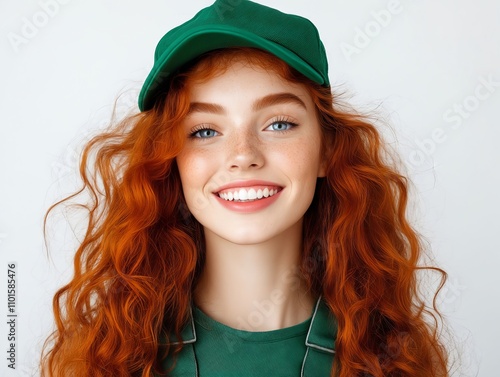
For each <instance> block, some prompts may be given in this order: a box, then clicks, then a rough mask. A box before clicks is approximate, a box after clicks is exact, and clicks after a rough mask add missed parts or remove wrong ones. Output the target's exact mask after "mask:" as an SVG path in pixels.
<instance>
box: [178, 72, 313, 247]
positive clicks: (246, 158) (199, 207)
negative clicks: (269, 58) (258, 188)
mask: <svg viewBox="0 0 500 377" xmlns="http://www.w3.org/2000/svg"><path fill="white" fill-rule="evenodd" d="M277 93H289V94H290V95H291V96H296V97H297V98H299V99H300V101H301V102H303V104H304V105H303V106H301V105H299V104H298V103H294V102H293V101H288V102H287V101H285V102H278V103H275V104H273V105H270V106H266V107H263V108H259V109H257V110H256V108H255V104H256V103H258V102H259V100H262V99H263V98H265V97H268V96H270V95H274V94H277ZM190 94H191V98H190V100H191V102H195V103H201V104H215V105H216V107H217V108H218V109H219V110H222V111H218V112H213V111H212V112H210V111H208V110H209V108H205V109H203V106H202V107H201V110H202V111H196V112H194V113H193V114H190V116H189V117H188V118H186V120H185V122H184V124H183V128H184V129H185V130H186V134H189V131H190V130H191V129H193V128H195V127H199V126H200V125H203V127H210V128H211V129H214V130H215V131H216V134H215V135H216V136H213V137H211V138H207V139H200V138H188V139H187V141H186V144H185V147H184V149H183V150H182V152H181V153H180V155H179V156H178V157H177V164H178V167H179V173H180V176H181V182H182V187H183V191H184V195H185V198H186V203H187V205H188V208H189V210H190V211H191V213H192V214H193V215H194V216H195V218H196V219H197V220H198V221H199V222H200V223H201V224H202V225H203V227H204V228H205V230H206V232H205V233H206V234H207V233H210V234H213V235H214V237H220V238H222V239H224V240H227V241H229V242H234V243H245V244H246V243H259V242H265V241H266V240H269V239H271V238H273V237H278V236H279V235H282V234H283V233H284V232H286V231H288V230H290V229H291V228H292V227H294V225H295V224H297V223H298V222H299V221H301V219H302V217H303V215H304V213H305V211H306V210H307V208H308V207H309V205H310V203H311V201H312V198H313V195H314V190H315V185H316V179H317V177H318V176H321V175H322V174H323V172H322V168H321V164H320V140H321V133H320V127H319V124H318V121H317V119H316V112H315V110H314V104H313V102H312V99H311V98H310V96H309V94H308V92H307V90H306V89H305V88H303V87H302V86H300V85H297V84H291V83H289V82H287V81H285V80H283V79H282V78H281V77H280V76H278V75H276V74H274V73H272V72H269V71H264V70H263V69H261V68H259V67H253V66H249V65H248V64H246V65H244V64H242V63H238V62H236V63H234V64H233V66H231V67H230V68H229V69H228V70H227V71H225V72H224V73H222V74H221V75H218V76H216V77H214V78H212V79H210V80H208V81H205V82H202V83H193V84H191V86H190ZM213 109H215V107H214V108H212V110H213ZM276 119H290V120H293V122H294V123H296V124H297V126H296V127H293V128H290V129H289V130H287V132H279V131H275V130H273V129H272V128H270V127H269V126H270V125H271V124H272V122H273V121H276ZM245 180H263V181H267V182H273V183H276V184H278V185H279V186H280V187H282V188H283V191H282V192H281V193H280V196H279V197H278V199H277V200H276V201H275V202H274V203H273V204H272V205H270V206H269V207H267V208H265V209H263V210H261V211H257V212H253V213H244V214H242V213H234V212H232V211H230V210H228V209H227V208H225V207H224V206H222V205H221V204H220V202H219V198H218V197H216V195H215V194H214V190H216V189H217V188H218V187H220V186H222V185H224V184H227V183H228V182H235V181H245ZM294 229H295V228H294Z"/></svg>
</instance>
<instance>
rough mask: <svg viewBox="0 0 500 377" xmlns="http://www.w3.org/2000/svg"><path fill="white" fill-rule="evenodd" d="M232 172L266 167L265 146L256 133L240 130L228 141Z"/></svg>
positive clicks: (228, 158)
mask: <svg viewBox="0 0 500 377" xmlns="http://www.w3.org/2000/svg"><path fill="white" fill-rule="evenodd" d="M227 156H228V157H227V162H228V168H229V169H230V170H238V169H240V170H248V169H259V168H261V167H262V166H264V154H263V145H262V142H261V141H260V140H259V137H258V135H256V134H255V132H253V131H250V130H247V131H242V130H239V131H238V132H235V133H234V135H232V137H231V138H230V139H229V140H228V154H227Z"/></svg>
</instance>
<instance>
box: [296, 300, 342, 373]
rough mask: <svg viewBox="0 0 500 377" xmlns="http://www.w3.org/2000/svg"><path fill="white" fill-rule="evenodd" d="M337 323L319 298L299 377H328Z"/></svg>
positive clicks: (332, 357) (333, 354) (333, 351)
mask: <svg viewBox="0 0 500 377" xmlns="http://www.w3.org/2000/svg"><path fill="white" fill-rule="evenodd" d="M336 337H337V321H336V320H335V318H334V317H333V315H332V314H331V313H330V310H329V309H328V307H327V305H326V303H325V302H324V301H323V300H321V297H320V298H319V299H318V302H317V303H316V307H315V309H314V313H313V316H312V320H311V325H310V326H309V331H308V332H307V337H306V346H307V349H306V353H305V355H304V360H303V362H302V369H301V371H300V376H301V377H322V376H325V377H326V376H330V373H329V372H330V371H331V369H332V365H333V359H334V356H335V339H336Z"/></svg>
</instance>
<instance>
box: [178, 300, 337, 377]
mask: <svg viewBox="0 0 500 377" xmlns="http://www.w3.org/2000/svg"><path fill="white" fill-rule="evenodd" d="M336 334H337V325H336V321H335V318H334V317H333V315H332V314H331V313H330V312H329V310H328V308H327V306H326V304H325V303H324V302H323V301H322V300H321V298H320V299H318V301H317V303H316V305H315V307H314V310H313V313H312V316H311V318H309V319H307V320H306V321H304V322H302V323H299V324H297V325H294V326H291V327H287V328H283V329H279V330H272V331H260V332H252V331H243V330H237V329H234V328H232V327H229V326H226V325H224V324H222V323H220V322H217V321H215V320H214V319H212V318H210V317H209V316H208V315H206V314H205V313H203V312H202V311H201V310H200V309H199V308H197V307H196V306H194V307H193V308H192V318H191V321H190V323H188V325H187V326H186V327H185V329H184V330H183V333H182V338H183V343H184V347H183V349H182V351H181V353H180V355H179V357H178V359H177V362H176V365H175V368H174V370H173V372H172V373H171V374H170V375H171V376H172V377H181V376H182V377H187V376H189V377H194V376H198V377H247V376H273V377H281V376H283V377H285V376H286V377H294V376H297V377H299V376H301V377H322V376H325V377H327V376H330V371H331V368H332V363H333V358H334V354H335V350H334V348H335V346H334V344H335V338H336Z"/></svg>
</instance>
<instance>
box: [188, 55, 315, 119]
mask: <svg viewBox="0 0 500 377" xmlns="http://www.w3.org/2000/svg"><path fill="white" fill-rule="evenodd" d="M225 63H226V64H222V65H221V66H219V67H215V71H214V72H212V74H211V75H209V76H208V75H206V74H205V72H204V67H203V65H201V66H199V67H197V70H195V71H194V72H193V76H192V77H190V78H189V79H188V82H187V83H188V85H187V88H188V92H189V98H190V101H191V102H211V101H217V100H221V101H224V100H231V99H235V98H238V99H239V100H246V99H248V100H251V99H254V100H256V101H257V100H258V99H259V98H263V97H266V96H269V95H275V96H274V98H275V99H276V100H277V101H276V103H278V102H281V103H285V102H286V103H289V104H295V105H297V106H301V105H302V106H303V107H305V108H306V109H307V110H309V109H312V108H313V107H314V106H313V103H312V99H311V97H310V95H309V92H308V90H307V88H306V87H305V85H304V84H299V83H294V82H291V81H289V80H286V79H285V78H284V77H282V76H281V75H280V74H279V73H278V72H277V71H276V70H274V69H272V68H271V69H266V68H264V67H262V66H261V65H259V64H254V63H252V62H251V61H245V60H244V59H243V58H241V59H237V60H234V61H231V62H230V63H227V62H225ZM213 68H214V67H212V69H213ZM278 94H280V96H278ZM257 107H259V106H258V104H257ZM261 107H262V106H261Z"/></svg>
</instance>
